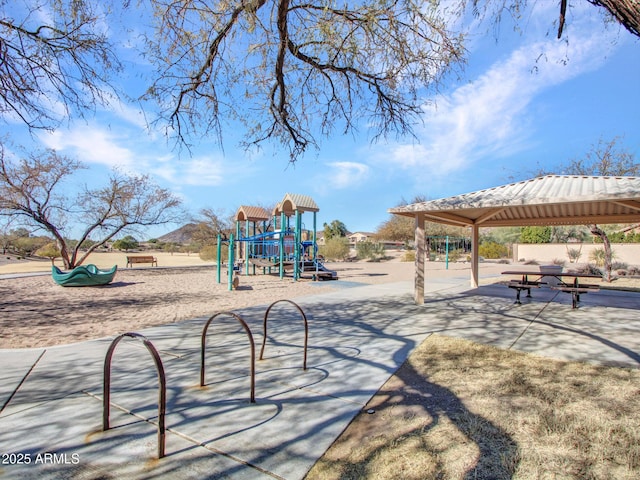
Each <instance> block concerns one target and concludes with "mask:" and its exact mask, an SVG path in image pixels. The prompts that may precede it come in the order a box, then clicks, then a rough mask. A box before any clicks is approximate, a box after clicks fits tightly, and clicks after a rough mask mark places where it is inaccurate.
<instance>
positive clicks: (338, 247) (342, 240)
mask: <svg viewBox="0 0 640 480" xmlns="http://www.w3.org/2000/svg"><path fill="white" fill-rule="evenodd" d="M318 253H319V254H320V255H322V256H324V258H325V259H327V260H344V259H345V258H347V256H349V240H347V238H346V237H333V238H330V239H328V240H327V242H326V243H325V244H324V245H321V246H320V248H318Z"/></svg>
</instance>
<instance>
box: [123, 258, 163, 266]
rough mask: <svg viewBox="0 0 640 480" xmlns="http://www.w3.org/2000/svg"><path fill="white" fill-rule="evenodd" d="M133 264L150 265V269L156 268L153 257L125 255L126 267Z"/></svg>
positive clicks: (156, 262)
mask: <svg viewBox="0 0 640 480" xmlns="http://www.w3.org/2000/svg"><path fill="white" fill-rule="evenodd" d="M134 263H150V264H151V266H152V267H157V266H158V259H157V258H156V257H154V256H153V255H127V267H128V266H130V265H131V266H133V264H134Z"/></svg>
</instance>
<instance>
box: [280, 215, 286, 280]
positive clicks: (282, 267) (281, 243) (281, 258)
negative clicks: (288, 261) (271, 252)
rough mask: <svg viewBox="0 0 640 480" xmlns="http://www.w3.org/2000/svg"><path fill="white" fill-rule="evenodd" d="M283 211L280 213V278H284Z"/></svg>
mask: <svg viewBox="0 0 640 480" xmlns="http://www.w3.org/2000/svg"><path fill="white" fill-rule="evenodd" d="M285 232H286V230H285V229H284V212H282V213H281V214H280V280H282V279H283V278H284V236H285Z"/></svg>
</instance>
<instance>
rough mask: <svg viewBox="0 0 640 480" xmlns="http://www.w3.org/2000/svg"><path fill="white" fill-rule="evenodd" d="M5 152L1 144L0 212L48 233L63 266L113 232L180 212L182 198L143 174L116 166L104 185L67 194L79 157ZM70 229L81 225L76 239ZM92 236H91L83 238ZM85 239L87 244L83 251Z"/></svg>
mask: <svg viewBox="0 0 640 480" xmlns="http://www.w3.org/2000/svg"><path fill="white" fill-rule="evenodd" d="M8 157H9V155H8V154H7V152H6V151H5V148H4V145H3V144H0V215H3V216H9V217H12V218H14V219H16V221H17V222H20V223H21V224H23V225H27V226H31V227H37V228H41V229H43V230H45V231H47V232H48V233H49V234H51V235H52V236H53V238H54V239H55V242H56V244H57V246H58V248H59V249H60V257H61V258H62V261H63V262H64V266H65V268H67V269H70V268H74V267H76V266H77V265H80V264H82V262H84V260H85V259H86V258H87V256H89V254H91V252H93V251H94V250H95V249H97V248H98V247H100V246H102V245H104V244H105V243H106V242H107V241H109V240H110V239H112V238H113V237H114V236H116V235H119V234H124V233H125V232H129V231H134V230H136V229H137V228H140V227H148V226H152V225H160V224H163V223H167V222H172V221H176V220H177V219H179V218H180V214H181V212H180V209H179V207H180V200H179V199H178V198H177V197H175V196H174V195H173V194H172V193H171V192H169V191H168V190H165V189H163V188H160V187H158V186H156V185H154V184H153V183H152V182H151V181H150V180H149V178H148V177H147V176H130V175H124V174H121V173H119V172H117V171H114V172H113V173H112V175H111V177H110V178H109V180H108V183H107V184H106V185H105V186H103V187H100V188H94V189H89V188H87V187H83V188H82V189H81V190H80V191H79V193H78V194H77V195H76V196H67V195H66V194H65V192H66V191H68V187H69V186H68V185H67V184H66V182H67V180H68V179H69V178H70V177H72V176H73V174H74V173H76V172H77V171H78V170H79V169H80V168H82V164H81V163H80V162H78V161H76V160H72V159H70V158H67V157H65V156H60V155H58V154H57V153H56V152H55V151H53V150H47V151H46V152H43V153H34V154H30V155H28V156H27V157H25V158H21V159H19V160H14V161H11V160H10V159H9V158H8ZM72 229H81V234H80V238H79V239H78V242H77V243H76V244H75V245H73V244H71V243H70V242H69V241H68V240H67V238H70V236H71V235H70V231H71V230H72ZM90 238H91V239H92V240H93V241H94V242H86V241H87V240H89V239H90ZM96 239H98V240H96ZM83 243H84V244H85V245H90V246H89V248H88V249H87V250H86V251H83V252H81V251H80V247H81V246H82V245H83Z"/></svg>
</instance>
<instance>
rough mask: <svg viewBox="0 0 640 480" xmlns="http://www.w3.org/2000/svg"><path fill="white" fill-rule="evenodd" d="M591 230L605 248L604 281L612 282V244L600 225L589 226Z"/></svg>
mask: <svg viewBox="0 0 640 480" xmlns="http://www.w3.org/2000/svg"><path fill="white" fill-rule="evenodd" d="M589 228H590V229H591V233H592V234H594V235H595V236H596V237H599V238H600V239H601V240H602V245H603V247H604V277H603V278H604V279H605V281H607V282H611V260H612V256H613V255H612V254H611V242H610V241H609V237H608V236H607V234H606V233H605V231H604V230H602V229H601V228H600V227H598V225H589Z"/></svg>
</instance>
